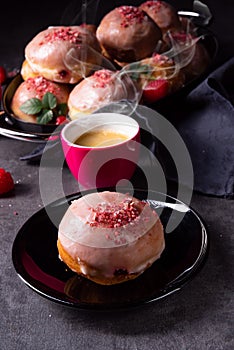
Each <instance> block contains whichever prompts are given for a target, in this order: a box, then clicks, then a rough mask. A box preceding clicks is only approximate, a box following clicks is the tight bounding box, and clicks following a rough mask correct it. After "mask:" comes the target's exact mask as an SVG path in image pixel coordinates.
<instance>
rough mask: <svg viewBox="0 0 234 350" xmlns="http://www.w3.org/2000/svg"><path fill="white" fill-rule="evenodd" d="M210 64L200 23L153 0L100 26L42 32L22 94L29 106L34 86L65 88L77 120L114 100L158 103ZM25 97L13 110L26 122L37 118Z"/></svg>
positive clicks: (122, 9) (114, 13)
mask: <svg viewBox="0 0 234 350" xmlns="http://www.w3.org/2000/svg"><path fill="white" fill-rule="evenodd" d="M208 65H209V56H208V53H207V51H206V49H205V48H204V46H203V45H202V44H201V43H200V42H199V38H198V37H197V34H196V28H195V27H194V25H193V24H192V23H191V22H190V21H189V20H188V19H186V20H185V19H182V18H180V17H179V16H178V14H177V11H176V10H175V8H174V7H173V6H171V5H170V4H169V3H167V2H165V1H160V0H154V1H145V2H143V3H142V4H141V5H140V6H129V5H125V6H119V7H116V8H114V9H113V10H111V11H110V12H108V13H107V14H106V15H105V16H104V17H103V18H102V20H101V21H100V23H99V24H98V26H97V27H95V26H94V25H89V24H82V25H80V26H68V27H65V26H59V27H49V28H47V29H46V30H44V31H42V32H40V33H39V34H37V35H36V36H35V37H34V38H33V39H32V40H31V41H30V42H29V43H28V45H27V46H26V48H25V61H24V62H23V64H22V69H21V75H22V77H23V79H24V81H27V84H26V85H27V88H26V87H25V85H22V87H21V86H20V87H19V89H22V90H23V92H22V94H24V96H25V98H24V99H25V100H27V98H32V91H33V87H30V88H29V85H30V84H31V82H32V84H33V85H32V86H34V85H35V81H37V79H38V77H40V79H42V78H43V79H46V80H47V81H50V82H51V84H55V85H54V90H53V91H55V90H56V91H57V89H58V88H59V89H60V93H61V94H64V100H65V102H66V103H67V105H68V114H69V117H70V118H71V119H75V118H78V117H79V116H80V114H90V113H92V112H93V111H95V110H96V109H97V108H100V107H102V106H104V105H106V104H108V103H110V102H113V101H119V100H124V99H125V100H134V101H136V100H137V102H140V103H141V102H143V103H145V104H151V103H154V102H156V101H157V100H159V99H161V98H163V97H165V96H166V95H169V94H171V93H173V92H175V91H177V90H178V89H180V88H181V87H182V86H183V85H184V84H186V83H187V82H188V81H190V80H191V79H193V78H194V77H196V76H199V75H200V74H202V73H203V72H204V71H205V69H206V68H207V66H208ZM29 79H30V80H29ZM44 82H45V81H44ZM44 82H43V83H42V84H43V86H46V85H47V84H44ZM64 88H65V90H64ZM41 89H42V88H41ZM67 89H69V94H67V92H65V91H67ZM28 91H30V94H29V93H28ZM45 92H47V90H45ZM22 94H20V93H19V94H17V93H16V94H15V96H14V97H13V103H12V110H13V112H14V113H15V114H16V115H18V116H19V117H20V118H23V119H25V120H29V119H31V120H35V118H29V117H28V115H25V113H24V112H22V110H21V111H20V113H19V110H20V103H22V99H21V98H18V95H21V96H22ZM34 95H35V97H36V98H41V96H38V95H37V93H36V92H35V94H34ZM63 102H64V101H63ZM31 117H32V116H31Z"/></svg>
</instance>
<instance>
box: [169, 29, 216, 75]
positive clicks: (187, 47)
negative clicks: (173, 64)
mask: <svg viewBox="0 0 234 350" xmlns="http://www.w3.org/2000/svg"><path fill="white" fill-rule="evenodd" d="M164 40H165V42H167V43H168V45H170V46H171V47H173V46H174V47H176V52H177V54H176V56H175V59H176V60H177V62H178V66H180V69H181V71H182V72H183V73H184V75H185V78H186V81H190V80H192V79H193V78H196V77H198V76H200V75H201V74H203V73H204V72H205V71H206V69H207V68H208V66H209V64H210V63H211V59H210V56H209V53H208V51H207V49H206V48H205V46H204V45H203V44H202V42H201V40H200V38H199V37H197V36H195V34H194V33H193V34H191V33H189V32H187V33H186V32H184V31H175V32H171V33H170V34H169V35H168V36H165V39H164Z"/></svg>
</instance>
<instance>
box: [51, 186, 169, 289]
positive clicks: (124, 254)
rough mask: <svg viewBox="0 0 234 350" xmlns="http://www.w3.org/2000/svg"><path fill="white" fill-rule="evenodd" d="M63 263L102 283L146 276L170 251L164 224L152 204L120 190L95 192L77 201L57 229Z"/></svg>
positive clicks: (70, 207)
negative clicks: (164, 253) (154, 264)
mask: <svg viewBox="0 0 234 350" xmlns="http://www.w3.org/2000/svg"><path fill="white" fill-rule="evenodd" d="M57 247H58V253H59V257H60V259H61V260H62V261H63V262H64V263H65V264H66V265H67V266H68V267H69V268H70V269H71V270H73V271H74V272H76V273H77V274H79V275H82V276H84V277H86V278H88V279H90V280H92V281H94V282H96V283H98V284H103V285H110V284H117V283H122V282H125V281H128V280H131V279H133V278H136V277H137V276H139V275H141V274H142V273H143V272H144V271H145V270H146V269H148V268H149V267H150V266H151V265H152V264H153V263H154V262H155V261H156V260H157V259H158V258H159V257H160V256H161V253H162V251H163V250H164V247H165V241H164V231H163V226H162V223H161V221H160V218H159V216H158V215H157V213H156V212H155V211H154V210H152V209H151V207H150V206H149V204H147V203H145V202H142V201H140V200H138V199H136V198H134V197H132V196H130V195H128V194H123V193H120V192H109V191H104V192H96V193H90V194H87V195H85V196H83V197H81V198H79V199H78V200H74V201H73V202H72V203H71V205H70V206H69V208H68V209H67V211H66V213H65V214H64V216H63V218H62V220H61V222H60V225H59V229H58V239H57Z"/></svg>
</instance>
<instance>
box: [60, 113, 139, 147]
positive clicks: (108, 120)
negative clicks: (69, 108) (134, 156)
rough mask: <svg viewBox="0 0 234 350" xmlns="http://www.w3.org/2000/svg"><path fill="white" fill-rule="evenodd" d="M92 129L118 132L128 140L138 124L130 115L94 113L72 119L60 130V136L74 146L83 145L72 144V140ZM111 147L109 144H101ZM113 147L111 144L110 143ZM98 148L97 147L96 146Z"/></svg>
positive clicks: (135, 132) (137, 128) (134, 133)
mask: <svg viewBox="0 0 234 350" xmlns="http://www.w3.org/2000/svg"><path fill="white" fill-rule="evenodd" d="M94 130H109V131H112V132H116V133H120V134H122V135H124V136H126V137H127V139H126V140H124V141H123V142H126V141H128V140H131V139H133V138H134V137H135V136H136V135H137V133H138V131H139V124H138V123H137V122H136V121H135V120H134V119H133V118H131V117H129V116H127V115H124V114H119V113H95V114H90V115H88V116H85V117H81V118H79V119H76V120H73V121H71V122H70V123H68V124H67V125H66V126H65V127H64V128H63V129H62V132H61V137H62V138H63V139H64V140H65V141H66V142H67V143H68V144H70V145H72V146H74V147H85V146H80V145H76V144H74V142H75V141H76V140H77V138H79V137H80V136H81V135H83V134H84V133H87V132H89V131H94ZM103 147H111V146H102V147H100V148H103ZM112 147H113V145H112ZM96 148H98V147H96Z"/></svg>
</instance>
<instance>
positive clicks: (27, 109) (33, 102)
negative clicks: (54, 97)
mask: <svg viewBox="0 0 234 350" xmlns="http://www.w3.org/2000/svg"><path fill="white" fill-rule="evenodd" d="M20 110H21V111H22V112H24V113H26V114H37V113H40V111H41V110H42V102H41V100H39V98H36V97H33V98H30V99H29V100H27V101H26V102H24V103H23V104H22V105H21V106H20Z"/></svg>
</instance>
